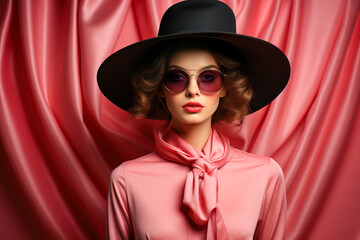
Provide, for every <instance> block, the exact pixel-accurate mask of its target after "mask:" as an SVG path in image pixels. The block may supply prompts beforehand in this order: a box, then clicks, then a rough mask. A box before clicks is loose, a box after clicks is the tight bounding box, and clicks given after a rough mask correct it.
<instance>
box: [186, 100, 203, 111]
mask: <svg viewBox="0 0 360 240" xmlns="http://www.w3.org/2000/svg"><path fill="white" fill-rule="evenodd" d="M183 108H184V110H185V111H187V112H191V113H196V112H200V111H201V110H202V109H203V108H204V106H203V105H201V104H200V103H198V102H188V103H187V104H185V105H184V106H183Z"/></svg>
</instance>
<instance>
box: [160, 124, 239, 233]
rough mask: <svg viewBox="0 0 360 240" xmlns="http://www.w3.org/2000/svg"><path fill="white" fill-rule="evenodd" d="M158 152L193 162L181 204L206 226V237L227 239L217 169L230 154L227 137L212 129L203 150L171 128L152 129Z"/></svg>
mask: <svg viewBox="0 0 360 240" xmlns="http://www.w3.org/2000/svg"><path fill="white" fill-rule="evenodd" d="M154 135H155V142H156V152H157V154H158V155H159V156H160V157H162V158H164V159H166V160H169V161H173V162H177V163H181V164H184V165H188V166H192V171H191V172H189V173H188V174H187V177H186V183H185V190H184V199H183V204H184V205H185V206H186V207H187V208H188V209H189V217H190V219H192V220H193V222H194V223H196V224H198V225H205V224H206V223H208V227H207V239H229V235H228V232H227V230H226V227H225V224H224V221H223V218H222V216H221V213H220V210H219V209H218V183H217V170H218V169H219V168H221V167H222V166H224V165H225V164H226V163H227V162H228V161H229V160H230V159H231V156H232V148H231V146H230V143H229V140H228V139H227V138H226V137H224V136H222V135H220V134H218V133H217V132H216V131H215V130H212V131H211V133H210V136H209V139H208V140H207V142H206V144H205V147H204V149H203V152H201V151H199V150H198V149H196V148H195V147H193V146H191V145H190V144H189V143H188V142H186V141H185V140H184V139H182V138H181V137H179V136H178V135H177V134H176V133H175V132H174V131H173V130H171V129H170V131H169V132H167V131H155V134H154Z"/></svg>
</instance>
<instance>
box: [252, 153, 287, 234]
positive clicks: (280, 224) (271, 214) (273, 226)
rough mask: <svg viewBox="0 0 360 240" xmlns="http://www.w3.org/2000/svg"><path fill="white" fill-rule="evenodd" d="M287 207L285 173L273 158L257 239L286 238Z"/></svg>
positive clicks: (257, 229)
mask: <svg viewBox="0 0 360 240" xmlns="http://www.w3.org/2000/svg"><path fill="white" fill-rule="evenodd" d="M286 209H287V205H286V193H285V180H284V175H283V172H282V170H281V168H280V166H279V165H278V164H277V163H276V162H275V161H274V160H272V159H271V161H270V168H269V178H268V184H267V189H266V192H265V196H264V199H263V203H262V207H261V212H260V218H259V222H258V226H257V228H256V233H255V239H272V240H278V239H285V230H286Z"/></svg>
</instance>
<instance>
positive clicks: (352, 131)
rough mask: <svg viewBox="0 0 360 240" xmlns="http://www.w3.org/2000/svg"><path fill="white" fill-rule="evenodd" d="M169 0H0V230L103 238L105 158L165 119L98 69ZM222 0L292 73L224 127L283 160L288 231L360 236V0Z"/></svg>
mask: <svg viewBox="0 0 360 240" xmlns="http://www.w3.org/2000/svg"><path fill="white" fill-rule="evenodd" d="M175 2H176V1H175V0H160V1H159V0H133V1H130V0H128V1H127V0H123V1H113V0H74V1H70V0H68V1H60V0H52V1H48V0H38V1H26V0H23V1H20V0H19V1H15V0H5V1H4V0H2V1H0V21H1V32H0V61H1V62H0V76H1V82H0V84H1V85H0V123H1V124H0V137H1V151H0V153H1V161H0V163H1V165H0V178H1V185H0V186H1V187H0V238H2V239H104V238H105V226H106V216H105V209H106V194H107V186H108V180H109V175H110V172H111V170H112V169H114V168H115V167H116V166H118V165H119V164H120V163H121V162H122V161H125V160H129V159H132V158H135V157H139V156H141V155H144V154H146V153H149V152H151V151H153V149H154V142H153V136H152V131H153V128H155V127H160V126H161V125H162V124H163V122H160V121H153V120H131V118H130V117H129V115H128V114H127V113H126V112H124V111H122V110H120V109H118V108H117V107H115V106H114V105H112V104H111V103H110V102H109V101H108V100H107V99H105V98H104V97H103V96H102V95H101V93H100V91H99V89H98V87H97V83H96V72H97V69H98V67H99V65H100V63H101V62H102V61H103V60H104V59H105V58H106V57H107V56H108V55H110V54H111V53H112V52H114V51H115V50H117V49H119V48H121V47H124V46H126V45H129V44H131V43H134V42H136V41H139V40H142V39H146V38H150V37H154V36H156V35H157V28H158V26H159V22H160V18H161V16H162V14H163V13H164V11H165V10H166V9H167V8H168V7H169V6H170V5H171V4H173V3H175ZM225 2H226V3H227V4H228V5H230V7H231V8H232V9H233V10H234V13H235V15H236V18H237V24H238V25H237V32H238V33H243V34H247V35H251V36H255V37H259V38H263V39H265V40H268V41H270V42H272V43H273V44H275V45H277V46H278V47H279V48H280V49H282V50H283V51H284V52H285V53H286V55H287V56H288V57H289V59H290V62H291V65H292V74H291V79H290V83H289V85H288V87H287V88H286V90H285V91H284V92H283V93H282V94H281V95H280V96H279V97H278V98H277V99H276V100H275V101H274V102H273V103H272V104H270V105H269V106H268V107H266V108H264V109H262V110H261V111H259V112H256V113H255V114H252V115H250V116H247V117H246V119H245V122H244V124H243V126H242V127H240V128H229V127H221V128H222V130H223V131H224V133H225V134H227V135H228V136H229V137H230V139H231V143H232V145H234V146H235V147H238V148H241V149H244V150H246V151H249V152H253V153H257V154H262V155H268V156H271V157H273V158H274V159H275V160H276V161H277V162H278V163H279V164H280V165H281V167H282V168H283V170H284V174H285V180H286V188H287V199H288V225H287V239H330V240H331V239H360V227H359V226H360V185H359V180H360V111H359V110H360V109H359V108H360V47H359V46H360V14H359V11H360V1H359V0H299V1H296V0H294V1H291V0H239V1H235V0H227V1H225ZM214 17H216V16H214Z"/></svg>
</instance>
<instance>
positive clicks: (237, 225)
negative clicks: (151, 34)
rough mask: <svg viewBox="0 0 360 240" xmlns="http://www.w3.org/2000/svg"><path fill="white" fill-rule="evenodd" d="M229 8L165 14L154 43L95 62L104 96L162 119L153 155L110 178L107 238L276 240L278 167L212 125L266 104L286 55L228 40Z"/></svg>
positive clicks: (281, 220) (204, 6)
mask: <svg viewBox="0 0 360 240" xmlns="http://www.w3.org/2000/svg"><path fill="white" fill-rule="evenodd" d="M235 30H236V28H235V17H234V15H233V12H232V11H231V9H230V8H229V7H228V6H227V5H225V4H223V3H221V2H218V1H209V0H207V1H206V0H196V1H195V0H193V1H185V2H181V3H178V4H175V5H173V6H172V7H171V8H169V9H168V10H167V12H166V13H165V14H164V16H163V18H162V21H161V24H160V30H159V36H158V37H157V38H153V39H148V40H145V41H141V42H139V43H135V44H133V45H131V46H128V47H126V48H124V49H121V50H119V51H118V52H116V53H114V54H113V55H112V56H110V57H109V58H108V59H107V60H105V61H104V63H103V64H102V65H101V67H100V69H99V72H98V83H99V86H100V89H101V90H102V92H103V93H104V95H105V96H106V97H107V98H108V99H109V100H111V101H112V102H113V103H115V104H116V105H117V106H119V107H121V108H122V109H125V110H127V111H129V112H131V113H132V114H133V115H134V116H135V117H145V118H152V119H167V120H169V125H168V127H167V128H165V129H161V130H157V131H155V141H156V151H155V152H154V153H151V154H149V155H146V156H144V157H141V158H138V159H135V160H132V161H127V162H124V163H123V164H121V165H120V166H119V167H117V168H116V169H115V170H114V171H113V172H112V175H111V182H110V187H109V196H108V229H107V233H108V237H109V238H111V239H253V238H255V239H284V236H285V220H286V198H285V187H284V179H283V174H282V170H281V168H280V167H279V166H278V165H277V164H276V162H275V161H274V160H272V159H271V158H268V157H263V156H256V155H253V154H249V153H245V152H243V151H240V150H238V149H235V148H233V147H231V145H230V144H229V141H228V139H227V138H226V137H224V136H222V135H221V134H220V133H218V132H217V131H216V130H215V129H212V123H215V122H219V121H223V122H224V121H225V122H232V123H237V124H240V123H241V121H242V118H243V116H244V115H246V114H248V113H252V112H254V111H256V110H258V109H260V108H262V107H264V106H266V105H267V104H269V103H270V102H271V101H272V100H273V99H274V98H275V97H276V96H277V95H278V94H279V93H280V92H281V91H282V90H283V88H284V87H285V85H286V83H287V81H288V77H289V74H290V68H289V63H288V60H287V58H286V57H285V55H284V54H283V53H282V52H281V51H280V50H279V49H277V48H276V47H275V46H273V45H271V44H270V43H268V42H265V41H263V40H260V39H255V38H251V37H248V36H244V35H238V34H236V31H235Z"/></svg>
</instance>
